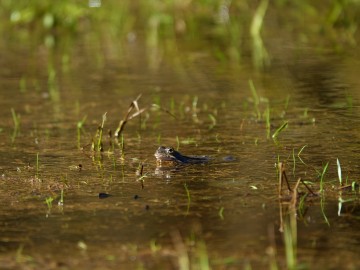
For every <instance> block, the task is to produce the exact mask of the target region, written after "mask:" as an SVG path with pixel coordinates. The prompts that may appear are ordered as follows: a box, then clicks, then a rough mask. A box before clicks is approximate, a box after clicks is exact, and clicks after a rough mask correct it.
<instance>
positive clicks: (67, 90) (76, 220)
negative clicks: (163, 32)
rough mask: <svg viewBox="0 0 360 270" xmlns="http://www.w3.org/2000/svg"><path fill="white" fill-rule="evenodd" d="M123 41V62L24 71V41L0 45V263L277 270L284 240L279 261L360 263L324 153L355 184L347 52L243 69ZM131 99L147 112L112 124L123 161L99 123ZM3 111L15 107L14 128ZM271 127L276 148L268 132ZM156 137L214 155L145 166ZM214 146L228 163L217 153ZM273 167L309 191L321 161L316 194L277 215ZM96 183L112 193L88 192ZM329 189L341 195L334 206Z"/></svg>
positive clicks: (354, 122)
mask: <svg viewBox="0 0 360 270" xmlns="http://www.w3.org/2000/svg"><path fill="white" fill-rule="evenodd" d="M125 49H126V50H127V55H126V58H127V59H128V60H127V61H118V58H117V56H116V55H113V54H111V52H109V54H108V55H107V57H106V58H103V59H101V61H99V59H98V58H96V57H94V55H95V56H96V54H95V51H94V50H93V51H92V47H91V46H88V47H86V46H85V49H84V50H83V51H82V52H81V53H79V54H78V55H76V56H74V58H73V59H71V60H72V61H71V64H69V66H68V67H67V68H64V65H61V64H59V63H58V62H57V61H55V60H56V59H55V60H54V61H50V60H49V58H51V52H48V53H49V54H50V55H43V54H46V52H43V51H41V52H37V56H40V55H42V56H43V59H40V60H37V59H36V57H34V56H29V57H28V58H24V59H22V60H21V63H22V65H19V64H18V63H19V61H20V59H19V57H20V55H29V52H28V51H24V50H23V48H22V47H17V48H14V49H12V51H10V52H9V53H8V52H7V53H5V52H2V55H1V57H0V58H1V59H2V60H1V61H2V66H4V67H5V68H3V69H2V70H1V72H0V76H1V80H0V81H1V82H0V88H1V91H0V94H1V97H0V98H1V110H0V123H1V128H2V131H1V133H0V138H1V143H0V144H1V150H0V151H1V154H0V160H1V163H0V164H1V167H0V170H1V174H2V176H1V179H0V191H1V192H0V194H1V196H0V204H1V207H0V217H1V218H0V220H1V221H0V222H1V223H0V224H1V226H0V228H1V234H0V235H1V237H0V242H1V245H0V263H1V265H2V267H3V268H4V269H18V268H23V269H25V268H27V269H28V268H30V269H39V268H47V269H55V268H63V269H75V268H76V269H80V268H83V269H119V267H120V268H121V269H133V268H141V267H143V268H145V269H171V268H174V269H176V268H181V267H183V269H186V267H187V266H191V267H192V268H194V269H200V268H203V269H206V267H207V266H208V265H209V266H211V267H212V268H213V269H244V268H246V267H252V269H267V268H270V265H271V264H272V263H276V264H277V265H278V267H279V269H286V268H287V267H289V266H290V265H291V262H290V261H289V260H288V261H287V260H286V250H288V251H289V250H290V251H291V250H296V251H297V253H296V255H294V256H293V259H294V258H295V259H296V263H297V264H298V265H299V266H304V267H305V268H309V269H320V268H321V269H356V268H358V267H359V262H358V260H357V259H356V258H357V254H358V253H359V251H360V249H359V239H360V234H359V232H358V229H357V228H358V227H359V225H360V224H359V211H358V195H357V194H354V193H352V192H342V193H341V192H339V191H338V190H337V189H336V188H337V186H338V180H337V167H336V159H337V158H338V159H339V160H340V162H341V168H342V175H343V179H344V181H347V183H348V184H350V183H351V182H352V181H357V180H358V179H359V165H358V162H357V161H358V153H359V146H360V145H359V141H360V140H359V133H358V130H359V128H360V127H359V126H360V122H359V120H358V118H359V113H360V111H359V101H360V100H359V99H360V97H359V94H358V91H357V89H358V87H359V83H358V81H357V72H356V71H357V70H358V68H357V66H358V63H359V59H358V58H357V57H355V58H354V57H351V55H349V56H346V55H344V56H342V57H339V56H335V55H326V57H325V56H321V55H318V54H317V53H315V52H313V51H307V50H303V51H301V52H300V56H299V52H297V51H294V50H293V49H291V48H288V49H287V50H286V51H284V52H282V54H281V55H275V56H274V61H273V65H272V66H271V68H269V69H268V70H265V71H264V72H256V71H254V70H252V69H251V68H250V66H248V65H246V63H244V65H243V67H242V68H238V67H235V66H232V65H230V64H229V65H228V64H226V63H219V62H217V61H214V60H212V58H211V57H209V56H208V55H206V54H202V53H194V54H190V55H188V54H186V53H184V54H181V55H179V56H178V58H177V59H164V60H163V61H162V62H161V64H159V63H158V62H156V61H158V59H150V58H149V57H148V55H147V54H146V53H145V52H144V49H143V48H142V47H141V45H139V44H137V45H136V46H135V45H134V44H129V45H128V47H127V48H125ZM90 52H93V54H91V53H90ZM54 55H56V53H54ZM185 56H186V57H185ZM289 59H290V60H289ZM155 60H156V61H155ZM153 61H155V63H154V62H153ZM49 62H50V63H52V64H49ZM49 78H50V79H49ZM249 79H251V80H252V81H253V83H254V85H255V87H256V92H257V95H258V97H259V104H258V105H257V106H255V103H256V102H255V100H254V99H255V98H254V96H253V95H252V92H251V91H250V86H249ZM21 80H23V84H21V82H20V81H21ZM24 85H25V86H24ZM139 94H142V96H141V98H140V99H139V102H138V103H139V106H140V108H146V111H145V112H144V113H143V114H142V115H141V117H139V116H138V117H135V118H133V119H131V120H129V121H128V123H127V124H126V126H125V131H124V142H125V148H124V149H125V150H124V155H122V153H121V147H120V146H119V144H116V142H115V140H114V139H111V140H110V139H109V138H108V136H107V131H108V129H111V130H112V132H114V131H115V129H116V127H117V126H118V123H119V121H120V120H121V119H123V118H124V116H125V114H126V112H127V110H128V108H129V105H130V104H131V102H132V100H134V99H135V98H136V97H137V96H138V95H139ZM152 104H157V105H159V106H160V107H161V108H162V109H163V110H159V109H156V108H158V107H154V106H152ZM11 108H13V109H14V111H15V112H16V113H17V114H19V115H20V128H19V130H17V131H15V128H14V124H13V120H12V116H11ZM267 108H269V112H270V129H267V123H266V120H265V117H264V114H265V112H266V110H267ZM105 112H107V119H106V122H105V127H104V140H103V146H104V150H105V151H104V152H103V153H102V154H99V153H94V152H92V151H91V150H90V144H91V140H92V138H93V137H94V136H95V133H96V130H97V128H98V126H99V125H100V124H101V120H102V115H103V114H104V113H105ZM133 112H135V110H133V111H132V113H133ZM172 115H174V116H175V117H173V116H172ZM85 116H86V121H85V123H84V126H83V130H82V131H81V137H80V141H78V137H77V124H78V122H79V121H81V120H82V119H84V117H85ZM284 122H288V127H287V128H286V129H285V130H283V131H282V132H281V133H280V134H279V136H278V138H277V142H275V141H274V140H273V139H272V138H271V135H272V134H273V133H274V132H275V130H276V129H277V128H279V127H280V126H281V125H282V124H283V123H284ZM111 141H112V142H113V143H114V144H113V146H112V145H111V144H110V142H111ZM78 145H80V146H81V147H80V149H79V148H78ZM159 145H167V146H174V147H176V148H179V151H180V152H182V153H184V154H187V155H209V156H211V157H213V158H214V160H213V161H212V162H210V163H209V164H202V165H194V166H187V167H184V168H180V169H174V170H159V169H157V168H156V163H155V158H154V156H153V154H154V152H155V150H156V149H157V147H158V146H159ZM301 150H302V151H301ZM37 155H38V158H39V160H38V164H37ZM226 156H232V157H234V160H231V161H223V159H222V158H223V157H226ZM300 158H301V159H300ZM278 161H282V162H285V163H286V173H287V175H288V178H289V180H290V185H291V186H292V187H293V186H294V185H295V182H296V180H297V179H298V178H299V177H301V178H302V179H303V180H306V181H310V182H311V183H309V185H310V186H311V188H312V189H313V190H314V192H318V191H319V188H320V185H319V173H321V172H322V170H323V167H324V165H325V164H326V163H327V162H329V167H328V171H327V172H326V174H325V183H324V197H323V198H322V199H321V198H320V197H318V198H312V199H311V200H307V201H305V203H304V205H303V206H302V207H299V209H300V210H298V211H297V213H296V214H295V213H294V212H292V211H291V210H289V206H288V204H286V203H281V202H279V200H278V179H277V171H276V164H277V162H278ZM302 161H303V162H302ZM79 164H81V165H82V169H81V171H79V170H76V166H78V165H79ZM141 164H143V166H144V169H143V177H142V178H140V177H139V176H137V175H136V171H137V170H138V169H139V167H140V166H141ZM300 189H301V190H302V191H306V189H305V187H304V186H303V185H300ZM61 190H63V192H64V202H63V204H62V205H61V204H59V201H60V195H61ZM99 193H108V194H110V195H111V196H110V197H108V198H105V199H99ZM49 198H53V199H54V200H53V201H52V203H51V205H50V204H49V205H48V204H47V203H46V199H49ZM340 198H341V199H342V200H349V201H348V202H344V203H343V204H342V205H341V209H340V210H339V203H338V202H339V199H340ZM281 211H282V212H281ZM281 219H283V221H281ZM284 227H286V229H289V230H290V232H291V233H292V240H293V241H294V243H295V244H294V245H291V244H290V248H289V245H288V246H286V244H285V241H284V234H285V232H283V233H281V232H280V231H279V229H280V228H284ZM286 229H285V230H286Z"/></svg>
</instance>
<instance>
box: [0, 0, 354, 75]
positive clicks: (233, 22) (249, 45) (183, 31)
mask: <svg viewBox="0 0 360 270" xmlns="http://www.w3.org/2000/svg"><path fill="white" fill-rule="evenodd" d="M95 4H96V5H95ZM1 5H2V10H1V11H0V20H1V22H2V23H1V25H2V26H1V27H0V32H1V33H2V36H3V38H4V40H5V42H7V41H8V40H14V41H21V42H26V43H30V44H32V47H33V48H36V47H37V46H45V47H46V48H55V49H57V52H59V51H58V50H59V49H60V50H61V51H62V54H63V56H64V57H65V58H66V55H67V51H69V50H70V48H69V47H71V44H72V43H73V42H77V41H79V40H82V39H85V41H84V42H88V41H89V40H91V42H94V43H99V44H103V46H114V47H115V49H117V53H118V54H119V52H120V54H121V52H122V46H123V45H124V44H125V43H131V42H134V41H136V40H139V39H144V40H143V41H144V44H145V46H146V48H147V51H148V53H152V52H154V50H156V48H159V47H162V48H165V49H164V50H163V51H164V52H165V55H166V56H169V57H171V55H176V54H177V53H178V51H179V50H181V51H184V50H185V51H186V50H191V51H203V50H206V51H207V53H208V54H210V55H211V56H212V57H213V58H214V59H216V60H218V61H220V62H231V63H236V64H239V65H241V63H242V62H243V59H244V57H245V56H246V55H249V54H250V55H251V61H252V63H253V66H254V67H255V68H264V67H266V66H268V65H270V64H271V56H272V50H274V49H276V48H274V47H276V46H274V44H273V43H274V42H279V40H280V42H289V43H290V44H295V45H292V46H296V47H299V48H301V47H312V48H315V49H317V50H319V51H327V52H328V51H329V49H330V50H333V51H334V52H343V51H346V50H347V48H351V47H353V46H355V45H356V34H357V24H358V22H357V19H358V17H359V16H358V15H359V14H360V5H359V4H358V3H357V1H320V2H317V3H313V1H309V0H307V1H286V0H277V1H269V0H259V1H250V0H247V1H230V0H224V1H215V0H201V1H191V0H188V1H178V0H173V1H144V0H143V1H136V2H132V1H128V0H125V1H120V2H118V1H106V2H105V1H101V0H99V1H93V0H89V1H88V2H87V1H75V2H74V1H60V2H58V1H56V2H53V1H51V2H47V3H44V2H42V1H32V2H31V5H30V4H29V3H28V1H24V0H20V1H16V2H13V1H8V0H1ZM279 33H280V34H279ZM274 39H276V40H277V41H274V42H273V40H274ZM3 42H4V41H3ZM109 44H110V45H109ZM111 44H112V45H111ZM114 44H116V45H114ZM204 45H206V46H204ZM204 47H206V48H204ZM325 48H326V49H325ZM123 53H124V52H123ZM120 56H121V55H120ZM67 57H70V56H67Z"/></svg>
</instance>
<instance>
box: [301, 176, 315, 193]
mask: <svg viewBox="0 0 360 270" xmlns="http://www.w3.org/2000/svg"><path fill="white" fill-rule="evenodd" d="M300 179H301V178H300ZM300 181H301V183H302V184H303V185H304V186H305V187H306V189H307V190H308V191H309V192H310V193H311V194H312V195H314V196H317V194H316V193H314V191H312V190H311V188H310V187H309V186H308V185H307V184H305V182H304V180H302V179H301V180H300Z"/></svg>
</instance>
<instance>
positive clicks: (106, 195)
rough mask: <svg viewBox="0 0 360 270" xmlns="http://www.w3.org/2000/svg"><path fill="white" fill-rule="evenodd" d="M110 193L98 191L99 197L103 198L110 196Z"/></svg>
mask: <svg viewBox="0 0 360 270" xmlns="http://www.w3.org/2000/svg"><path fill="white" fill-rule="evenodd" d="M110 196H111V195H110V194H107V193H99V199H105V198H108V197H110Z"/></svg>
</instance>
